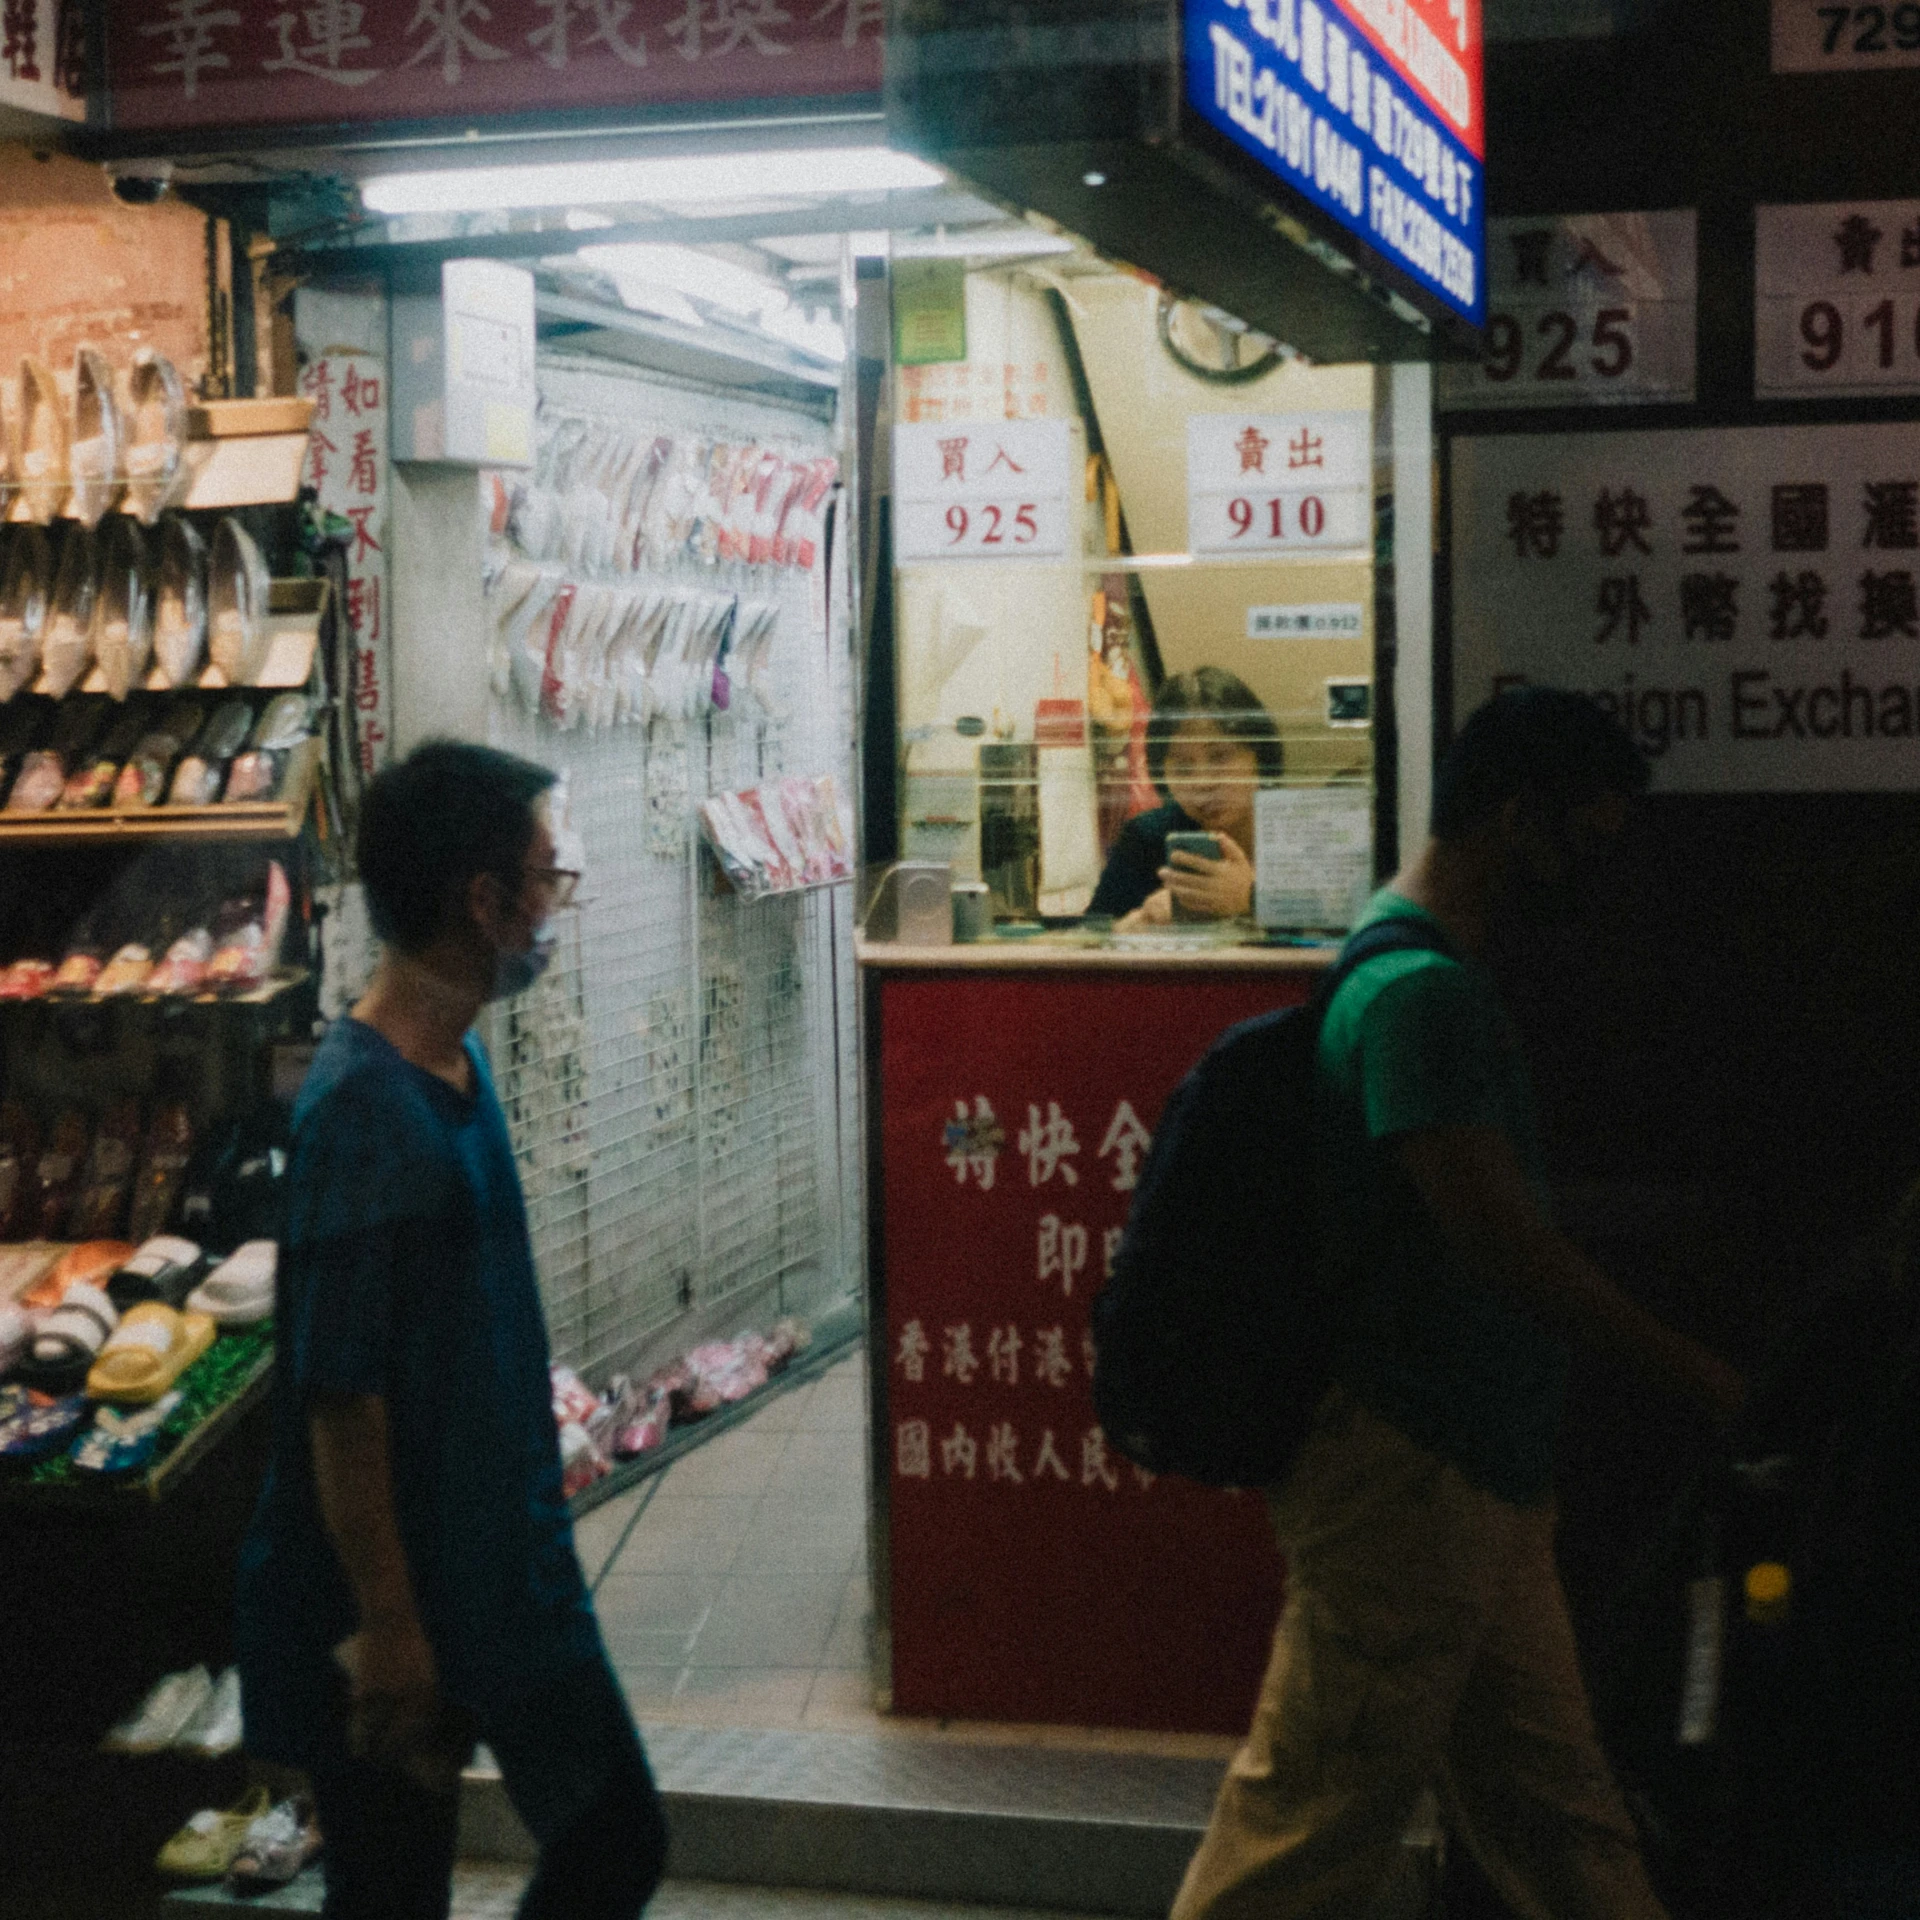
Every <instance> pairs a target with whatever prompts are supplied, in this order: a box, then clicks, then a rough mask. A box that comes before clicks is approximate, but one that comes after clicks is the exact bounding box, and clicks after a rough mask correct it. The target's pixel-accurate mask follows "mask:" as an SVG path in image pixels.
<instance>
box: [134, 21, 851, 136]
mask: <svg viewBox="0 0 1920 1920" xmlns="http://www.w3.org/2000/svg"><path fill="white" fill-rule="evenodd" d="M885 15H886V5H885V0H395V4H392V5H386V4H378V3H377V0H108V4H107V8H106V36H107V71H108V86H109V91H110V93H111V96H112V113H113V124H114V126H115V127H116V128H133V127H147V128H155V129H160V128H181V127H198V126H210V127H211V126H218V127H247V126H297V125H326V124H332V123H335V122H339V121H378V120H435V119H443V118H453V117H465V116H469V115H492V114H521V113H544V112H551V111H559V110H564V109H568V108H580V107H652V106H677V105H685V104H699V103H706V102H714V103H724V102H729V101H740V100H764V99H773V98H791V99H813V98H830V97H839V96H843V95H847V94H862V93H877V92H878V91H879V90H880V81H881V70H880V41H881V31H882V27H883V24H884V21H885Z"/></svg>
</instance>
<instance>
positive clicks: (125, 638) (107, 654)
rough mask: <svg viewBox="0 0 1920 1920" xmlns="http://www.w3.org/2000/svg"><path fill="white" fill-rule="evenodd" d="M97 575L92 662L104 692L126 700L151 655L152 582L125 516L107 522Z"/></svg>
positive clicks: (141, 544) (140, 543)
mask: <svg viewBox="0 0 1920 1920" xmlns="http://www.w3.org/2000/svg"><path fill="white" fill-rule="evenodd" d="M100 576H101V586H100V599H99V601H98V603H97V605H96V607H95V611H94V632H93V657H94V659H95V660H97V661H98V662H99V664H100V674H101V677H102V678H103V679H104V680H105V681H106V683H107V691H108V692H109V693H110V694H112V695H113V697H114V698H115V699H116V700H124V699H126V697H127V696H128V695H129V694H130V693H132V692H133V691H134V690H135V689H136V688H137V687H138V686H139V685H140V683H141V680H142V678H143V676H144V675H145V673H146V671H147V661H148V659H149V658H150V657H151V655H152V653H153V580H152V576H151V572H150V561H149V558H148V554H147V543H146V539H145V537H144V536H143V535H142V534H141V532H140V529H139V528H138V527H137V526H136V525H135V524H134V523H133V522H132V521H131V520H129V519H128V518H127V517H126V515H125V514H116V515H115V516H114V517H113V518H112V519H111V520H110V521H108V523H107V528H106V532H105V534H104V535H103V536H102V549H101V561H100ZM134 738H135V739H136V740H137V739H138V738H139V736H138V734H136V735H135V736H134ZM132 750H133V749H132V745H131V744H129V746H128V749H127V751H128V752H129V753H130V752H131V751H132ZM121 757H122V758H123V759H124V758H125V755H122V756H121Z"/></svg>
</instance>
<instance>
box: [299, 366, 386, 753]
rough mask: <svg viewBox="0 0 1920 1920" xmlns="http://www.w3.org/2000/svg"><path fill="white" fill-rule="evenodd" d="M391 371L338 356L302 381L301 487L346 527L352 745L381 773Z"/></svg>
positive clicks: (314, 368) (313, 369) (308, 372)
mask: <svg viewBox="0 0 1920 1920" xmlns="http://www.w3.org/2000/svg"><path fill="white" fill-rule="evenodd" d="M386 369H387V363H386V361H385V359H383V358H382V357H380V356H379V355H376V354H370V353H355V352H351V351H346V350H342V349H335V350H334V351H332V352H329V353H324V354H320V355H317V356H316V357H315V358H313V359H311V360H309V361H308V362H307V365H306V366H305V368H304V369H303V370H302V372H301V375H300V391H301V392H302V393H303V394H305V395H306V396H307V398H308V399H310V400H311V401H312V402H313V425H312V427H311V428H310V429H309V430H308V436H307V461H306V467H305V470H304V472H303V473H302V474H301V484H302V485H303V486H309V487H312V488H313V489H314V491H315V492H316V493H317V494H318V495H319V500H318V506H319V510H320V512H321V513H322V514H324V515H327V516H328V517H329V518H331V519H333V520H335V521H337V522H339V523H342V524H344V526H345V527H346V528H347V605H346V614H347V618H348V620H349V621H350V622H351V624H352V627H353V707H354V718H353V727H354V738H355V740H356V742H357V743H358V748H359V754H360V770H361V772H362V773H363V774H370V773H373V772H375V771H376V770H377V769H379V768H380V767H382V766H384V765H385V764H386V761H387V756H388V752H389V744H388V743H389V742H390V740H391V739H392V737H393V685H392V678H393V676H392V670H391V665H390V663H391V661H392V658H393V648H392V643H391V641H390V640H389V638H388V633H387V619H388V615H387V507H388V499H389V495H390V492H391V487H392V482H391V479H390V470H389V468H388V465H387V401H388V395H387V371H386Z"/></svg>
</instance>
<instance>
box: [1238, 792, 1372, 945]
mask: <svg viewBox="0 0 1920 1920" xmlns="http://www.w3.org/2000/svg"><path fill="white" fill-rule="evenodd" d="M1253 845H1254V864H1253V877H1254V913H1255V917H1256V918H1257V919H1258V920H1259V922H1260V924H1261V925H1262V926H1263V927H1276V928H1279V929H1281V930H1283V931H1307V930H1320V929H1325V930H1328V931H1333V932H1337V931H1340V930H1342V929H1344V928H1347V927H1350V926H1352V925H1353V924H1354V923H1355V922H1356V921H1357V920H1358V919H1359V918H1360V915H1361V913H1362V912H1363V911H1364V909H1365V907H1366V904H1367V899H1368V896H1369V895H1370V894H1371V893H1372V891H1373V796H1372V794H1371V793H1370V792H1369V791H1368V790H1367V789H1366V788H1365V787H1267V788H1263V789H1262V790H1261V792H1260V793H1258V794H1257V795H1255V797H1254V803H1253Z"/></svg>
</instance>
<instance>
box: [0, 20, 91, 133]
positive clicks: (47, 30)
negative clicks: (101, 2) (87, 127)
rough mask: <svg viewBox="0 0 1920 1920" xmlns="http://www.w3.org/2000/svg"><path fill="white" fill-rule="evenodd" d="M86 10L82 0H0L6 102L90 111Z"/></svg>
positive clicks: (57, 113)
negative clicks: (88, 105)
mask: <svg viewBox="0 0 1920 1920" xmlns="http://www.w3.org/2000/svg"><path fill="white" fill-rule="evenodd" d="M86 14H87V9H86V7H85V6H84V5H83V4H82V0H4V4H0V108H9V109H11V110H13V111H14V112H17V113H40V114H49V115H51V116H52V117H54V118H55V119H59V120H84V119H85V118H86V117H87V100H86V93H87V47H86Z"/></svg>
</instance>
